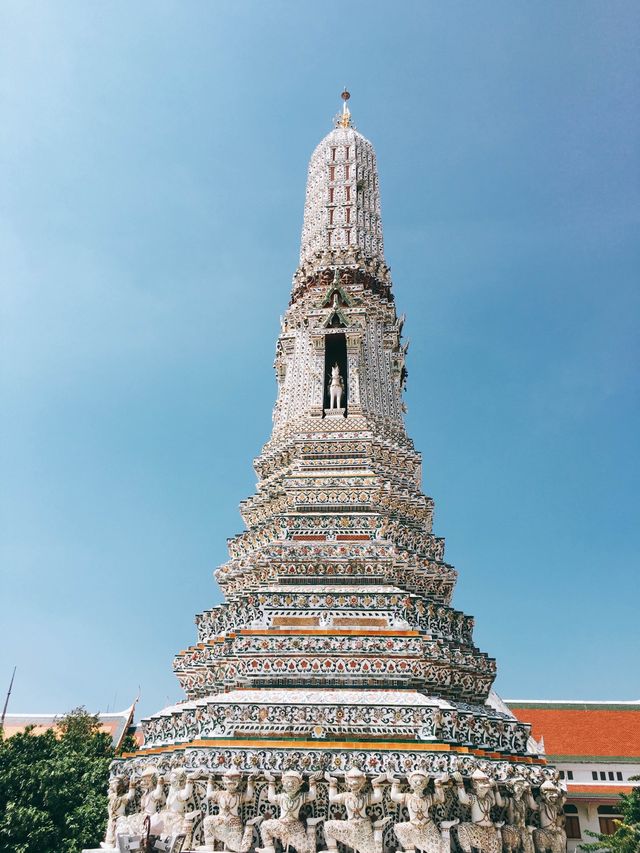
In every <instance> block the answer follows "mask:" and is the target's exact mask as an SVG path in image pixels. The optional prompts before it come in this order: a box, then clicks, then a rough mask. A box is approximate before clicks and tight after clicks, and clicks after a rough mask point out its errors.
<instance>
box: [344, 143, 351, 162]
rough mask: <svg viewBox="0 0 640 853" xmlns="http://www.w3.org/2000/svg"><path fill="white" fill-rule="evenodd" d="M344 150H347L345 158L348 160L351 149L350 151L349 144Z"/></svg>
mask: <svg viewBox="0 0 640 853" xmlns="http://www.w3.org/2000/svg"><path fill="white" fill-rule="evenodd" d="M344 151H345V154H344V156H345V159H346V160H348V159H349V151H350V148H349V146H348V145H347V147H346V148H345V149H344Z"/></svg>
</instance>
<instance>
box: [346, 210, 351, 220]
mask: <svg viewBox="0 0 640 853" xmlns="http://www.w3.org/2000/svg"><path fill="white" fill-rule="evenodd" d="M347 222H351V208H350V207H348V208H347Z"/></svg>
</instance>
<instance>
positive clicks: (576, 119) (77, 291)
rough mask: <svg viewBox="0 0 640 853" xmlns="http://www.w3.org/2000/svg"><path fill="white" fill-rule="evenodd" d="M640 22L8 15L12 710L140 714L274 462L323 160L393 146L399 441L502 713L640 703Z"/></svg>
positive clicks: (7, 619)
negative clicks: (351, 136)
mask: <svg viewBox="0 0 640 853" xmlns="http://www.w3.org/2000/svg"><path fill="white" fill-rule="evenodd" d="M639 17H640V16H639V15H638V6H637V4H636V3H634V2H617V0H609V2H607V3H602V2H598V3H593V2H588V0H586V1H585V0H581V2H569V0H567V2H561V3H558V2H538V3H524V2H513V0H509V2H499V0H493V2H491V3H477V2H455V0H454V1H453V2H438V3H436V2H419V3H418V2H415V3H413V2H402V3H396V4H391V3H380V2H352V3H348V4H346V3H342V2H334V0H325V2H323V3H311V2H307V3H299V2H298V3H295V2H287V3H284V2H274V0H271V2H269V3H263V2H228V3H223V2H188V3H185V2H175V3H170V2H153V3H152V2H137V3H129V2H126V3H125V2H123V3H116V2H107V3H102V4H92V3H81V2H74V3H65V2H58V3H55V4H43V3H33V2H25V0H19V2H18V0H16V2H12V0H5V2H4V3H2V5H1V6H0V48H1V49H0V96H1V100H2V120H1V122H0V180H1V187H2V190H1V192H0V279H1V280H0V285H1V290H2V341H1V351H0V356H1V367H0V392H1V400H2V402H1V405H2V417H1V419H0V442H1V444H0V466H1V467H0V470H1V481H2V485H1V496H0V501H1V503H0V510H1V549H2V550H1V552H0V559H1V569H0V571H1V577H0V582H1V588H2V609H1V619H2V627H1V635H2V643H1V646H0V689H1V690H2V691H4V690H5V689H6V687H5V686H4V685H5V684H6V685H8V681H9V677H10V674H11V669H12V667H13V665H14V664H17V666H18V672H17V676H16V683H15V687H14V693H13V696H12V702H11V707H10V710H13V711H32V712H37V711H60V712H62V711H65V710H67V709H69V708H71V707H73V706H75V705H78V704H85V705H86V706H87V707H88V708H90V709H92V710H105V709H106V708H107V707H110V708H112V709H113V708H114V706H118V707H123V706H125V705H128V704H129V703H130V702H131V701H132V700H133V698H134V697H135V696H136V694H137V693H138V690H139V689H140V692H141V705H140V708H141V712H142V713H150V712H152V711H153V710H156V709H158V708H160V707H161V706H163V705H164V704H166V703H167V702H168V701H174V700H177V699H179V698H180V696H181V692H180V689H179V687H178V683H177V680H176V679H175V678H174V676H173V674H172V671H171V659H172V656H173V654H174V653H175V652H176V651H179V650H180V649H183V648H185V647H186V646H188V645H189V644H190V643H192V642H194V640H195V628H194V624H193V617H194V614H195V613H196V612H198V611H200V610H202V609H205V608H207V607H208V606H211V605H212V604H214V603H217V602H218V601H219V600H220V596H219V592H218V590H217V588H216V586H215V584H214V582H213V580H212V577H211V573H212V570H213V569H214V568H215V567H216V566H217V565H218V564H219V563H221V562H223V561H224V560H225V559H226V539H227V537H228V536H231V535H232V534H234V533H236V532H238V531H239V530H240V529H241V527H242V522H241V519H240V517H239V514H238V510H237V506H238V503H239V501H240V500H241V499H243V498H244V497H246V496H247V495H249V494H250V493H251V492H252V491H253V488H254V483H255V475H254V473H253V470H252V467H251V461H252V459H253V458H254V457H255V456H256V455H257V454H258V453H259V451H260V448H261V446H262V444H263V443H264V442H265V441H266V440H267V438H268V436H269V431H270V426H271V409H272V406H273V403H274V397H275V379H274V375H273V370H272V361H273V354H274V346H275V340H276V336H277V334H278V329H279V324H278V318H279V315H280V314H281V313H282V312H283V311H284V310H285V308H286V304H287V300H288V294H289V289H290V282H291V276H292V274H293V272H294V269H295V266H296V262H297V253H298V248H299V236H300V228H301V225H302V208H303V200H304V185H305V175H306V165H307V161H308V157H309V155H310V153H311V151H312V150H313V148H314V146H315V145H316V143H317V142H318V141H319V140H320V138H321V137H322V136H323V135H324V134H325V133H327V132H328V130H329V129H330V127H331V119H332V116H333V115H334V114H335V113H336V112H337V111H338V109H339V106H340V102H339V93H340V90H341V88H342V86H343V85H345V84H346V85H348V87H349V88H350V90H351V92H352V100H351V107H352V113H353V117H354V121H355V123H356V125H357V127H358V129H359V130H360V131H361V132H362V133H364V134H365V135H366V136H368V137H369V138H370V139H371V140H372V141H373V143H374V145H375V147H376V151H377V155H378V164H379V169H380V183H381V192H382V207H383V223H384V232H385V246H386V255H387V261H388V262H389V263H390V265H391V267H392V273H393V277H394V288H395V294H396V299H397V305H398V310H399V311H400V312H405V313H406V314H407V323H406V325H405V333H406V334H407V335H408V337H409V338H410V339H411V349H410V353H409V362H408V367H409V385H408V395H407V402H408V406H409V414H408V416H407V426H408V429H409V432H410V434H411V436H412V437H413V439H414V440H415V442H416V446H417V447H418V449H419V450H421V451H422V453H423V457H424V489H425V491H426V492H427V493H428V494H430V495H432V496H433V497H434V498H435V501H436V532H437V533H438V534H439V535H443V536H445V537H446V539H447V558H448V559H449V561H451V562H453V563H454V564H455V565H456V568H457V569H458V571H459V573H460V577H459V582H458V587H457V590H456V594H455V597H454V604H455V605H456V606H457V607H459V608H461V609H464V610H465V611H467V612H469V613H472V614H473V615H474V616H475V617H476V632H475V637H476V642H477V644H478V645H479V646H480V647H481V648H482V649H483V650H485V651H487V652H488V653H490V654H492V655H494V656H495V657H496V658H497V660H498V672H499V675H498V680H497V684H496V686H497V688H498V690H499V691H500V692H501V693H502V695H504V696H507V697H512V698H516V697H526V698H531V697H539V698H594V699H628V698H637V697H638V696H640V686H639V684H638V671H637V660H638V647H639V645H638V644H639V639H640V638H639V633H640V628H639V624H640V623H639V620H638V584H637V574H638V551H639V549H638V539H639V536H638V517H639V506H638V494H637V491H638V478H639V470H638V469H639V467H640V466H639V464H638V462H639V460H638V455H639V454H638V438H637V437H638V434H639V433H640V423H639V421H640V417H639V415H640V402H639V394H638V391H639V384H640V383H639V381H638V364H639V355H640V353H639V349H640V347H639V344H638V334H637V329H638V319H639V302H640V298H639V295H638V293H639V288H638V280H639V271H640V251H639V248H638V224H639V219H640V199H639V182H638V177H639V174H638V172H639V168H638V143H639V141H640V140H639V137H640V117H639V111H638V100H637V86H638V79H639V71H640V51H639V50H638V46H639V44H640V39H639V35H640V22H639Z"/></svg>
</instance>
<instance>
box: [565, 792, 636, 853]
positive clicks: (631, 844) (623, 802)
mask: <svg viewBox="0 0 640 853" xmlns="http://www.w3.org/2000/svg"><path fill="white" fill-rule="evenodd" d="M631 778H632V779H633V780H636V781H637V780H638V779H640V776H632V777H631ZM620 815H621V818H620V820H619V821H616V824H617V829H616V831H615V832H614V834H613V835H602V834H601V833H596V832H589V830H586V832H587V835H590V836H591V837H592V838H595V839H597V840H596V841H595V842H592V843H591V844H581V845H580V850H590V851H596V850H597V851H599V853H604V851H606V853H639V851H640V787H637V788H633V789H632V791H631V793H630V794H621V795H620Z"/></svg>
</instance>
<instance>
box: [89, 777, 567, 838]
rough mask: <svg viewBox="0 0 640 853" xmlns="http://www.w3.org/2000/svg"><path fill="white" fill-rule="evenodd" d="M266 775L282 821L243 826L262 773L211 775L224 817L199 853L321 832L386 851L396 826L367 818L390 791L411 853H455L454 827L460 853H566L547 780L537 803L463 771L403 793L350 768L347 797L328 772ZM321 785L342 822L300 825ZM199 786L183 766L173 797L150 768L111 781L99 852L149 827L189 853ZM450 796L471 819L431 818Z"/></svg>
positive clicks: (208, 821)
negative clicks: (467, 781) (386, 835)
mask: <svg viewBox="0 0 640 853" xmlns="http://www.w3.org/2000/svg"><path fill="white" fill-rule="evenodd" d="M261 775H262V778H263V779H265V780H266V781H267V783H268V792H267V800H268V802H269V803H270V804H271V805H272V806H274V807H277V809H278V810H279V815H278V816H277V817H269V818H268V819H265V817H266V816H265V815H261V816H257V817H253V818H250V819H248V820H247V821H246V822H243V820H242V817H241V814H242V809H243V807H245V806H248V805H249V804H250V803H253V802H254V797H255V785H256V782H257V780H258V779H259V778H260V775H259V774H252V775H250V776H249V777H248V778H247V783H246V786H243V777H242V774H241V773H240V772H239V771H236V770H227V771H226V772H225V773H224V774H223V775H222V777H221V778H220V784H216V782H215V780H214V778H213V777H212V776H209V777H208V778H207V786H206V794H205V795H204V799H205V800H206V801H207V803H211V804H213V805H215V806H217V809H218V812H217V814H212V815H209V814H207V815H206V816H205V817H204V820H203V833H204V844H203V845H200V846H198V847H197V848H195V849H197V850H203V851H206V850H209V851H211V850H216V849H219V848H220V846H222V848H223V849H224V850H225V851H230V853H249V851H250V850H252V848H253V849H254V850H255V851H257V853H275V847H276V842H279V843H280V845H281V847H282V849H283V850H284V849H286V850H287V851H291V850H295V851H296V853H316V836H317V829H318V825H319V824H323V827H322V829H323V832H324V838H325V843H326V851H323V853H337V850H338V844H339V843H340V844H342V845H344V846H345V847H347V848H350V849H351V850H352V851H355V853H383V832H384V829H385V826H386V825H387V824H388V823H389V822H390V821H392V820H393V818H392V817H391V816H387V817H382V818H381V819H378V820H376V819H375V818H372V816H371V815H370V814H369V810H370V808H371V807H374V806H376V805H378V804H381V803H383V800H384V795H385V790H384V789H385V787H386V786H389V785H390V793H389V797H390V800H391V802H392V803H394V804H397V806H398V807H404V808H405V809H406V814H407V816H408V820H406V821H402V822H398V823H394V824H393V833H394V835H395V838H396V839H397V841H398V843H399V846H400V848H401V849H402V850H403V851H406V853H415V851H423V853H449V851H450V850H451V849H452V839H451V832H450V831H451V829H452V828H453V833H454V841H455V840H457V844H458V846H459V847H460V848H461V849H462V851H464V853H472V851H476V852H477V853H503V851H504V853H565V850H566V833H565V830H564V816H563V815H564V809H563V806H564V799H565V793H564V791H563V790H562V788H561V787H560V786H559V785H558V784H557V783H556V782H554V781H552V780H550V779H548V780H547V781H545V782H544V783H543V784H542V785H541V786H540V789H539V795H538V796H537V797H534V796H533V794H532V790H531V786H530V784H529V782H527V781H526V780H524V779H522V778H519V777H516V778H512V779H510V780H509V781H508V782H505V783H501V784H500V786H498V783H496V782H495V781H493V780H492V779H490V778H489V776H487V775H486V774H485V773H484V772H483V771H481V770H476V771H475V772H474V773H473V775H472V776H471V790H469V791H468V790H467V789H466V788H465V785H464V781H463V779H462V776H461V775H460V774H459V773H454V774H452V775H451V776H448V775H444V774H443V775H441V776H438V777H433V787H432V788H431V786H430V778H431V777H430V776H429V775H428V774H427V773H425V772H421V771H416V772H413V773H411V774H410V775H409V776H408V777H407V778H406V786H405V784H404V783H403V782H402V781H401V780H399V779H397V778H395V777H394V776H393V774H385V775H381V776H378V777H376V778H374V779H372V780H371V784H370V785H369V784H368V780H367V777H366V776H365V774H364V773H363V772H362V771H361V770H359V769H357V768H352V769H351V770H349V771H348V772H347V773H346V774H345V776H344V783H345V790H343V791H339V787H340V786H339V782H338V779H337V778H336V777H335V776H332V775H330V774H328V773H327V774H325V773H315V774H313V775H311V776H309V777H308V778H307V780H306V781H305V779H304V778H303V776H302V775H301V774H300V773H298V772H297V771H295V770H287V771H285V772H284V773H283V774H282V776H281V784H280V790H278V785H277V783H276V779H275V778H274V777H273V776H272V775H271V774H269V773H263V774H261ZM321 780H323V781H326V782H327V783H328V801H329V806H342V807H343V808H344V810H345V811H346V819H343V820H333V819H325V818H322V817H308V818H307V819H306V820H303V819H302V818H301V815H300V812H301V810H302V809H303V807H304V806H306V805H307V804H310V803H313V802H314V801H315V800H316V797H317V786H318V783H319V782H320V781H321ZM199 783H200V784H204V779H201V777H200V776H199V774H197V773H196V774H187V773H186V772H185V771H184V770H183V769H181V768H179V769H176V770H173V771H172V772H171V776H170V780H169V786H168V793H165V783H164V778H163V777H162V776H161V775H158V774H157V771H156V769H155V768H153V767H149V768H147V770H146V771H144V772H143V773H142V775H141V776H140V777H139V779H138V780H136V779H133V778H132V779H131V780H130V782H129V788H128V790H125V782H124V780H123V779H121V778H113V779H112V780H111V784H110V791H109V823H108V827H107V835H106V838H105V841H104V843H103V844H102V847H103V848H107V849H109V848H110V849H115V845H116V843H117V838H118V837H120V836H134V835H141V834H143V831H144V824H145V822H146V825H147V827H148V828H150V831H151V833H154V834H156V835H158V836H162V837H168V838H172V837H176V836H178V835H184V836H185V844H184V849H185V850H188V849H191V847H192V843H193V834H194V832H193V830H194V826H195V823H196V822H197V820H198V819H199V818H200V817H202V812H201V811H200V810H198V809H196V808H194V807H193V803H194V799H193V795H194V784H199ZM138 784H139V785H140V789H141V793H140V799H139V804H140V810H139V811H138V812H136V813H135V814H127V811H128V808H129V804H130V803H132V802H133V801H134V800H136V798H137V795H138V791H137V787H138ZM428 789H429V792H428ZM447 790H448V791H450V792H451V794H452V795H453V797H454V799H457V801H458V802H459V803H460V804H461V805H462V806H466V807H467V812H468V815H469V819H468V820H465V821H460V820H459V819H456V820H450V821H446V820H441V821H440V823H438V822H437V821H436V816H435V815H434V811H435V809H436V807H437V806H439V805H442V804H444V802H445V799H446V793H447ZM496 810H500V812H501V814H502V816H503V817H504V818H505V819H504V820H496V819H495V812H496ZM378 811H380V810H379V809H378ZM533 815H536V816H537V820H536V821H535V823H537V824H538V825H537V826H534V825H533V821H532V816H533ZM255 829H258V831H259V833H260V837H261V840H262V847H255V848H254V847H253V838H254V830H255ZM124 849H129V848H127V847H125V848H124Z"/></svg>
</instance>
